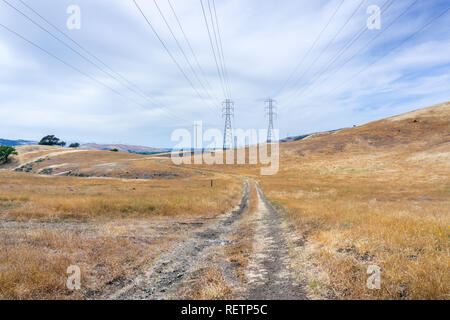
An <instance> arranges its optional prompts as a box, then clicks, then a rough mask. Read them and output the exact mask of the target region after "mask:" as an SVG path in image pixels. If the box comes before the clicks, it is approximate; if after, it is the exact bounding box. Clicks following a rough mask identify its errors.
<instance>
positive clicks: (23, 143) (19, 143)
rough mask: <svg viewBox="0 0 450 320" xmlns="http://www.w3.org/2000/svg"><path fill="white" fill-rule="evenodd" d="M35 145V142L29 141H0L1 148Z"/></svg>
mask: <svg viewBox="0 0 450 320" xmlns="http://www.w3.org/2000/svg"><path fill="white" fill-rule="evenodd" d="M33 144H37V142H36V141H29V140H8V139H0V145H3V146H11V147H13V146H27V145H33Z"/></svg>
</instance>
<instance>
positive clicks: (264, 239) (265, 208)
mask: <svg viewBox="0 0 450 320" xmlns="http://www.w3.org/2000/svg"><path fill="white" fill-rule="evenodd" d="M253 183H254V184H255V186H256V189H257V191H258V210H257V215H256V230H255V239H254V248H253V255H252V258H251V259H250V264H249V268H248V274H247V278H248V279H249V285H248V294H247V298H248V299H250V300H262V299H270V300H278V299H279V300H304V299H307V297H306V293H305V290H304V288H303V286H304V284H303V283H300V282H298V280H296V278H295V276H294V274H293V272H292V271H291V270H290V268H289V264H290V263H289V259H290V258H289V252H288V245H287V240H286V234H287V232H286V230H285V229H284V227H283V224H282V217H281V216H280V213H279V212H277V211H276V210H275V209H274V208H273V207H272V205H271V204H270V203H269V202H268V201H267V200H266V198H265V197H264V195H263V193H262V191H261V188H260V187H259V185H258V184H257V183H256V182H253Z"/></svg>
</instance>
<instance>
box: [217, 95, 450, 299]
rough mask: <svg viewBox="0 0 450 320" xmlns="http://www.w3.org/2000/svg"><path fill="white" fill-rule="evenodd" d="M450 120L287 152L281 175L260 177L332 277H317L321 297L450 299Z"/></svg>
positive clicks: (424, 114) (432, 112)
mask: <svg viewBox="0 0 450 320" xmlns="http://www.w3.org/2000/svg"><path fill="white" fill-rule="evenodd" d="M449 119H450V103H444V104H441V105H438V106H435V107H431V108H427V109H424V110H421V111H420V112H413V113H410V114H405V115H401V116H398V117H394V118H389V119H386V120H380V121H376V122H373V123H370V124H367V125H364V126H361V127H356V128H352V129H347V130H342V131H339V132H337V133H332V134H328V135H324V136H319V137H316V138H308V139H305V140H302V141H299V142H294V143H287V144H282V145H281V155H280V171H279V172H278V174H276V175H273V176H262V177H258V178H257V179H258V180H259V182H260V185H261V187H262V189H263V191H264V193H265V195H266V196H267V198H269V199H270V200H274V201H276V203H277V204H279V205H281V206H282V207H283V208H284V209H285V211H286V212H287V216H288V217H289V220H290V221H291V222H293V224H294V225H295V226H296V227H297V230H298V234H299V237H300V239H302V241H306V247H307V248H308V257H310V258H311V259H312V260H313V264H314V265H316V266H320V268H318V269H320V271H323V272H324V273H325V274H326V275H324V274H319V273H320V272H318V274H317V275H314V274H310V278H309V279H307V280H308V281H307V283H308V284H309V286H310V287H311V289H312V291H314V292H317V293H319V291H327V292H328V294H327V296H328V297H330V298H335V299H449V298H450V286H449V284H450V273H449V272H448V270H449V266H450V211H449V208H450V180H449V177H450V135H449V131H448V128H449ZM223 169H224V170H228V171H229V172H233V173H237V174H241V175H249V176H251V175H255V174H256V172H257V168H256V169H255V168H251V167H250V168H245V167H242V166H228V167H227V166H223ZM369 265H378V266H379V267H381V268H382V271H381V290H369V289H368V288H367V287H366V281H367V278H368V277H369V275H367V273H366V272H367V268H368V266H369ZM321 288H328V289H327V290H322V289H321Z"/></svg>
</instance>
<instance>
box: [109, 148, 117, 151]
mask: <svg viewBox="0 0 450 320" xmlns="http://www.w3.org/2000/svg"><path fill="white" fill-rule="evenodd" d="M109 151H112V152H119V149H116V148H114V149H111V150H109Z"/></svg>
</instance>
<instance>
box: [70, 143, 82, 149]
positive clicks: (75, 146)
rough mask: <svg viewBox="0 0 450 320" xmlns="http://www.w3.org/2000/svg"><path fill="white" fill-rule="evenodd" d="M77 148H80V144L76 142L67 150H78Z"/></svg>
mask: <svg viewBox="0 0 450 320" xmlns="http://www.w3.org/2000/svg"><path fill="white" fill-rule="evenodd" d="M79 146H80V144H79V143H78V142H75V143H71V144H70V145H69V148H78V147H79Z"/></svg>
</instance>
